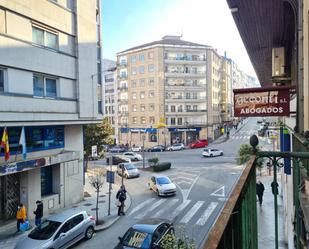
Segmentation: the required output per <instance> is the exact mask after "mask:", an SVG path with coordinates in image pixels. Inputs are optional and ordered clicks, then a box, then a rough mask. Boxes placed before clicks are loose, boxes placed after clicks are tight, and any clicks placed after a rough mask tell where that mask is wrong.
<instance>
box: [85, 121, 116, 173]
mask: <svg viewBox="0 0 309 249" xmlns="http://www.w3.org/2000/svg"><path fill="white" fill-rule="evenodd" d="M112 135H113V128H112V127H111V125H110V123H109V122H108V118H107V117H106V118H104V119H103V120H102V123H100V124H90V125H86V126H85V129H84V155H85V160H86V168H87V167H88V158H89V156H90V155H91V146H93V145H96V146H97V148H98V151H99V153H100V150H101V146H102V145H103V144H113V143H114V139H113V138H112V137H111V136H112Z"/></svg>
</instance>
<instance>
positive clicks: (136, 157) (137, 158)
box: [122, 151, 143, 161]
mask: <svg viewBox="0 0 309 249" xmlns="http://www.w3.org/2000/svg"><path fill="white" fill-rule="evenodd" d="M122 155H124V156H125V157H127V158H130V159H131V161H142V160H143V157H142V156H141V155H140V154H137V153H135V152H130V151H129V152H125V153H123V154H122Z"/></svg>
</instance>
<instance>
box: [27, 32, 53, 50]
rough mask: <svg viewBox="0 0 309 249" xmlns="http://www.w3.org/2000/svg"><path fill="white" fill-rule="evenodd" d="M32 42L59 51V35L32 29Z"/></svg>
mask: <svg viewBox="0 0 309 249" xmlns="http://www.w3.org/2000/svg"><path fill="white" fill-rule="evenodd" d="M32 42H33V43H34V44H37V45H41V46H44V47H48V48H52V49H55V50H57V49H58V35H56V34H54V33H51V32H48V31H46V30H43V29H39V28H37V27H32Z"/></svg>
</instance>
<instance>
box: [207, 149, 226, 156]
mask: <svg viewBox="0 0 309 249" xmlns="http://www.w3.org/2000/svg"><path fill="white" fill-rule="evenodd" d="M214 156H223V151H222V150H218V149H210V148H206V149H204V150H203V157H214Z"/></svg>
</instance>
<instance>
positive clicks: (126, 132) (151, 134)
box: [120, 128, 158, 147]
mask: <svg viewBox="0 0 309 249" xmlns="http://www.w3.org/2000/svg"><path fill="white" fill-rule="evenodd" d="M120 133H121V136H120V137H121V138H123V139H121V140H120V144H124V145H126V144H128V145H129V147H132V146H142V145H143V143H144V145H145V147H149V146H153V145H155V144H157V143H158V130H157V129H156V128H121V129H120Z"/></svg>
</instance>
